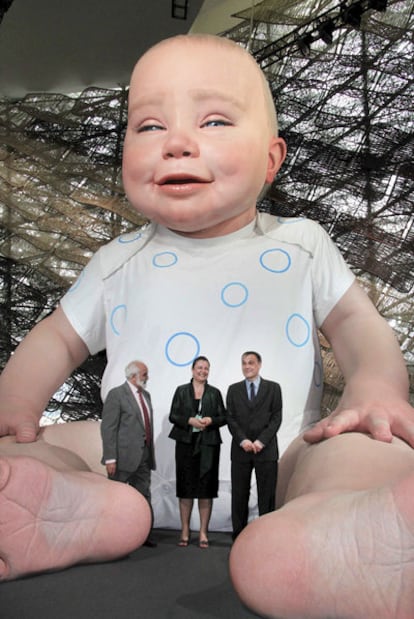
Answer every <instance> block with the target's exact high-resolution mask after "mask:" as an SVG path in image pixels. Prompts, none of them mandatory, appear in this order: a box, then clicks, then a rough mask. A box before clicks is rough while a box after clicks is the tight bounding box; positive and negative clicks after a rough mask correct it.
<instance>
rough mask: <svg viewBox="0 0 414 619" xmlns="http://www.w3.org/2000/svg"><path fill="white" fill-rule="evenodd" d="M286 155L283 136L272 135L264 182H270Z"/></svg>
mask: <svg viewBox="0 0 414 619" xmlns="http://www.w3.org/2000/svg"><path fill="white" fill-rule="evenodd" d="M285 157H286V142H285V140H284V139H283V138H276V137H275V136H272V137H271V138H270V142H269V156H268V159H267V170H266V183H272V182H273V180H274V178H275V176H276V174H277V173H278V171H279V168H280V166H281V165H282V163H283V162H284V160H285Z"/></svg>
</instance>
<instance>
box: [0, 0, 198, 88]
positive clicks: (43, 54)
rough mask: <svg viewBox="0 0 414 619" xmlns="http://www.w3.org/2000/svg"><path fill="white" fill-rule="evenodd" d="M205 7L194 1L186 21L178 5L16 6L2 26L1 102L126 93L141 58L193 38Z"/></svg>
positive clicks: (134, 0)
mask: <svg viewBox="0 0 414 619" xmlns="http://www.w3.org/2000/svg"><path fill="white" fill-rule="evenodd" d="M178 4H184V2H183V0H178ZM202 4H203V0H189V2H188V15H187V20H182V19H173V18H172V17H171V6H172V2H171V0H70V1H62V0H14V1H13V3H12V5H11V7H10V8H9V10H8V11H7V12H6V13H5V15H4V18H3V20H2V22H1V23H0V96H10V97H20V96H23V95H25V94H26V93H28V92H45V91H49V92H65V93H67V92H75V91H80V90H83V89H84V88H86V87H88V86H91V85H93V86H101V87H114V86H116V85H126V84H128V83H129V76H130V72H131V69H132V67H133V65H134V64H135V62H136V60H137V58H138V57H139V56H140V55H141V53H142V52H143V51H145V49H147V48H148V47H149V46H150V45H152V44H153V43H156V42H157V41H159V40H160V39H163V38H165V37H167V36H172V35H175V34H179V33H184V32H188V31H189V30H190V28H191V25H192V23H193V21H194V19H195V17H196V16H197V14H198V12H199V10H200V7H201V6H202Z"/></svg>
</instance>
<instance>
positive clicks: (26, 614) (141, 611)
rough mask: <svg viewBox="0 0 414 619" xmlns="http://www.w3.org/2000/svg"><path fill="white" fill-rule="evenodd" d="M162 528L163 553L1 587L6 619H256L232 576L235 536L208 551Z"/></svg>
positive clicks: (142, 553) (144, 552)
mask: <svg viewBox="0 0 414 619" xmlns="http://www.w3.org/2000/svg"><path fill="white" fill-rule="evenodd" d="M178 537H179V534H178V532H177V531H166V530H158V531H157V530H156V531H154V538H155V539H156V540H157V541H158V546H157V548H145V547H143V548H140V549H139V550H137V551H135V552H134V553H133V554H131V555H130V556H129V557H127V558H125V559H122V560H120V561H115V562H112V563H101V564H94V565H78V566H75V567H73V568H70V569H68V570H64V571H61V572H54V573H49V574H41V575H37V576H33V577H30V578H24V579H21V580H16V581H12V582H5V583H2V584H0V617H1V619H95V618H96V619H133V618H135V617H137V618H139V619H252V618H254V617H257V615H255V614H253V613H251V612H249V611H248V610H247V609H246V608H245V607H244V606H243V605H242V604H241V603H240V601H239V600H238V598H237V596H236V594H235V593H234V591H233V589H232V586H231V583H230V579H229V575H228V556H229V552H230V548H231V536H230V534H229V533H214V532H211V533H210V535H209V538H210V542H211V545H210V548H208V549H207V550H201V549H200V548H198V546H197V544H196V540H194V541H193V543H192V544H190V546H188V548H179V547H178V546H177V545H176V544H177V541H178Z"/></svg>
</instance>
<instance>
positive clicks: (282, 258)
mask: <svg viewBox="0 0 414 619" xmlns="http://www.w3.org/2000/svg"><path fill="white" fill-rule="evenodd" d="M294 221H297V220H294ZM288 222H289V223H291V222H290V221H289V220H288ZM279 223H282V224H286V223H287V222H286V221H285V220H282V219H280V220H279ZM292 223H294V222H292ZM141 238H142V233H141V232H132V233H127V234H124V235H121V236H120V237H118V242H119V243H133V242H136V241H138V240H140V239H141ZM259 262H260V265H261V267H262V268H263V269H265V270H266V271H268V272H270V273H274V274H276V275H278V274H283V273H286V272H287V271H289V269H290V268H291V266H292V259H291V257H290V255H289V253H288V252H287V251H286V250H285V249H281V248H279V247H274V248H271V249H267V250H266V251H264V252H262V253H261V255H260V257H259ZM177 263H178V256H177V254H176V253H175V252H174V251H163V252H159V253H157V254H155V255H154V256H153V258H152V264H153V266H154V267H155V268H160V269H163V268H169V267H173V266H175V265H176V264H177ZM82 275H83V273H82V274H81V276H80V277H79V278H78V280H77V282H76V283H75V284H74V285H73V286H72V288H71V291H72V290H75V289H76V288H77V287H78V286H79V285H80V283H81V279H82ZM220 298H221V301H222V303H223V304H224V305H226V306H227V307H229V308H234V309H236V308H238V307H240V306H242V305H244V304H245V303H247V301H248V299H249V289H248V287H247V286H246V285H245V284H244V283H243V282H240V281H239V282H229V283H228V284H226V285H225V286H224V287H223V288H222V290H221V293H220ZM126 316H127V306H126V305H125V304H119V305H117V306H115V307H114V308H113V310H112V312H111V316H110V325H111V329H112V331H113V333H115V335H120V334H121V330H122V326H123V324H124V323H125V321H126ZM310 333H311V328H310V325H309V323H308V321H307V320H306V319H305V318H304V317H303V316H302V315H301V314H299V313H293V314H291V315H290V316H289V317H288V319H287V322H286V326H285V335H286V337H287V339H288V341H289V342H290V344H291V345H292V346H295V347H296V348H302V347H304V346H306V344H307V343H308V342H309V339H310ZM178 342H180V343H181V345H183V344H184V349H187V350H188V353H189V357H188V358H186V359H181V360H178V359H177V358H175V357H174V350H175V348H176V347H177V345H178ZM190 349H192V351H191V354H190ZM200 349H201V347H200V342H199V340H198V338H197V337H196V335H194V334H193V333H189V332H187V331H180V332H177V333H174V334H172V335H171V336H170V337H169V339H168V341H167V342H166V344H165V355H166V358H167V360H168V362H169V363H171V364H172V365H175V366H186V365H190V364H191V363H192V361H193V360H194V358H195V357H197V355H198V354H199V352H200ZM315 370H316V368H315ZM316 374H318V372H315V384H318V383H319V382H320V380H318V379H317V377H316ZM319 374H321V369H320V368H319Z"/></svg>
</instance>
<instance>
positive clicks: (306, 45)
mask: <svg viewBox="0 0 414 619" xmlns="http://www.w3.org/2000/svg"><path fill="white" fill-rule="evenodd" d="M296 43H297V46H298V48H299V50H300V53H301V54H302V56H309V54H310V51H311V50H310V46H311V44H312V43H313V36H312V35H311V34H310V33H308V34H303V35H302V36H301V37H299V38H298V39H297V40H296Z"/></svg>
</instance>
